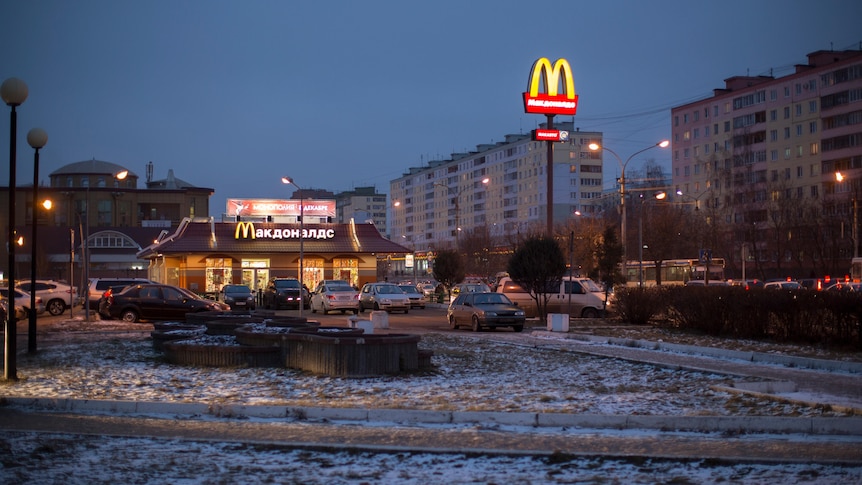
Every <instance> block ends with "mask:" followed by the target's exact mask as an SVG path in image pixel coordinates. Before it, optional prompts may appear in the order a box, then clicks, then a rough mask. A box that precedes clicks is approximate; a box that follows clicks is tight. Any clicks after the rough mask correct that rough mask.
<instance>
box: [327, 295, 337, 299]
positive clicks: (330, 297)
mask: <svg viewBox="0 0 862 485" xmlns="http://www.w3.org/2000/svg"><path fill="white" fill-rule="evenodd" d="M326 299H327V300H335V295H326Z"/></svg>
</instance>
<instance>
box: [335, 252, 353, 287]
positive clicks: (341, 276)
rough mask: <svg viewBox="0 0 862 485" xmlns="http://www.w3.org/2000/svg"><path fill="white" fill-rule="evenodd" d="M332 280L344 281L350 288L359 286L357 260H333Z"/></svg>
mask: <svg viewBox="0 0 862 485" xmlns="http://www.w3.org/2000/svg"><path fill="white" fill-rule="evenodd" d="M332 279H335V280H344V281H346V282H348V283H350V284H351V285H352V286H358V284H359V260H358V259H356V258H334V259H333V260H332Z"/></svg>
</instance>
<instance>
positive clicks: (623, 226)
mask: <svg viewBox="0 0 862 485" xmlns="http://www.w3.org/2000/svg"><path fill="white" fill-rule="evenodd" d="M668 145H670V142H669V141H667V140H663V141H660V142H658V143H656V144H655V145H650V146H648V147H646V148H644V149H642V150H638V151H636V152H634V153H632V154H631V156H629V158H627V159H626V161H625V162H623V159H622V158H620V156H619V155H617V153H616V152H615V151H613V150H611V149H610V148H608V147H606V146H604V145H599V144H598V143H590V144H589V145H588V147H589V149H590V150H592V151H597V150H605V151H607V152H609V153H610V154H611V155H613V156H614V158H616V159H617V162H619V164H620V217H621V219H622V220H621V222H620V238H621V239H622V243H623V261H625V257H626V254H627V253H628V252H627V251H626V246H627V244H626V242H627V238H626V167H627V166H628V164H629V162H631V161H632V159H633V158H634V157H635V156H637V155H639V154H641V153H643V152H645V151H647V150H650V149H653V148H655V147H660V148H665V147H667V146H668Z"/></svg>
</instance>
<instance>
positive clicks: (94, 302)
mask: <svg viewBox="0 0 862 485" xmlns="http://www.w3.org/2000/svg"><path fill="white" fill-rule="evenodd" d="M142 283H153V282H152V281H150V280H148V279H146V278H90V286H89V288H88V291H87V305H88V306H89V308H90V310H96V311H98V310H99V299H101V298H102V295H103V294H104V293H105V292H106V291H108V289H111V290H113V291H120V290H121V289H123V288H125V287H127V286H129V285H137V284H142Z"/></svg>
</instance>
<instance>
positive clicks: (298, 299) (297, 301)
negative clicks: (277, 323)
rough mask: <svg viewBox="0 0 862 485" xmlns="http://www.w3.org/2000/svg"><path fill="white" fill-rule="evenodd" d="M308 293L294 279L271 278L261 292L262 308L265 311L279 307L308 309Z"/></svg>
mask: <svg viewBox="0 0 862 485" xmlns="http://www.w3.org/2000/svg"><path fill="white" fill-rule="evenodd" d="M308 302H309V298H308V293H307V292H306V291H305V289H304V288H303V287H302V285H301V284H300V283H299V280H298V279H296V278H273V279H271V280H270V281H269V284H268V285H267V286H266V289H265V290H264V291H263V306H264V308H266V309H270V308H274V309H276V310H279V309H281V307H287V308H292V309H295V310H298V309H299V305H302V308H308Z"/></svg>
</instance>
